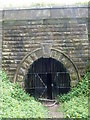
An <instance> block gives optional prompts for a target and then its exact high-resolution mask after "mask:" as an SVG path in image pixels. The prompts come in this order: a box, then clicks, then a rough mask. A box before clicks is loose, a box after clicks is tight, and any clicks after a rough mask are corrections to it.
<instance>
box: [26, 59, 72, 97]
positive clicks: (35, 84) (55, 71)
mask: <svg viewBox="0 0 90 120" xmlns="http://www.w3.org/2000/svg"><path fill="white" fill-rule="evenodd" d="M24 82H25V90H26V91H27V92H28V93H29V94H30V95H32V96H34V97H35V98H40V97H41V98H48V99H55V97H57V95H60V94H63V93H67V92H69V90H70V76H69V73H68V71H67V69H66V68H65V67H64V65H63V64H62V63H60V62H59V61H57V60H55V59H53V58H39V59H38V60H36V61H34V63H33V64H32V65H31V67H30V68H29V69H28V72H27V74H26V76H25V80H24Z"/></svg>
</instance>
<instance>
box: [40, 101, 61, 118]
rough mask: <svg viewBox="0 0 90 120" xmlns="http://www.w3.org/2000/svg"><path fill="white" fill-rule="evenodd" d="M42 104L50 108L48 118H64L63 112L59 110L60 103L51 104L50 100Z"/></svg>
mask: <svg viewBox="0 0 90 120" xmlns="http://www.w3.org/2000/svg"><path fill="white" fill-rule="evenodd" d="M42 104H43V106H47V108H48V118H63V113H62V112H60V111H59V109H60V104H54V105H51V103H50V102H47V103H45V102H44V103H42Z"/></svg>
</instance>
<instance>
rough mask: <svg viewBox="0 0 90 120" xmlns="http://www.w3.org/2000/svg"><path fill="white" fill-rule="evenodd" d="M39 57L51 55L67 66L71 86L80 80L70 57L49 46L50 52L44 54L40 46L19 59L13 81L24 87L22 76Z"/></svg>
mask: <svg viewBox="0 0 90 120" xmlns="http://www.w3.org/2000/svg"><path fill="white" fill-rule="evenodd" d="M40 57H46V58H48V57H51V58H54V59H56V60H58V61H60V62H61V63H62V64H64V66H65V67H66V68H67V70H68V71H69V74H70V79H71V86H72V87H73V86H75V85H77V83H78V81H79V80H80V75H79V72H78V69H77V67H76V65H75V64H74V62H73V61H72V59H71V58H70V57H69V56H68V55H67V54H65V53H64V52H63V51H61V50H58V49H55V48H51V49H50V54H45V55H44V53H43V50H42V48H38V49H36V50H34V51H33V52H30V53H27V54H26V55H25V56H24V57H23V59H22V60H21V62H20V64H19V65H18V67H17V69H16V73H15V76H14V83H15V82H18V84H19V85H20V86H21V87H24V76H25V74H26V72H27V70H28V68H29V67H30V65H32V63H33V62H34V61H35V60H37V59H38V58H40Z"/></svg>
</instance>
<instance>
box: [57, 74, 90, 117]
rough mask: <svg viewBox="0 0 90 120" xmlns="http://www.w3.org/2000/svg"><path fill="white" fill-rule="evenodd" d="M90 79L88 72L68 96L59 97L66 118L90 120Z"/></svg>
mask: <svg viewBox="0 0 90 120" xmlns="http://www.w3.org/2000/svg"><path fill="white" fill-rule="evenodd" d="M88 78H90V73H89V72H87V73H86V74H85V76H84V78H83V80H82V81H80V82H79V84H78V85H77V86H76V87H74V88H73V89H72V90H71V91H70V92H69V93H68V94H67V95H63V96H59V98H58V99H59V101H60V102H61V103H62V104H61V108H60V109H62V111H63V112H64V116H65V117H66V118H88V95H89V92H90V91H89V88H88Z"/></svg>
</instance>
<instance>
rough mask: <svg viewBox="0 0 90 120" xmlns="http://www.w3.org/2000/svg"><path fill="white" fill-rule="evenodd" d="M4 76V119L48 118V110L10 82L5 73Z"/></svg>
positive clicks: (2, 74) (2, 113)
mask: <svg viewBox="0 0 90 120" xmlns="http://www.w3.org/2000/svg"><path fill="white" fill-rule="evenodd" d="M0 76H2V93H3V94H2V98H1V100H2V112H1V116H2V118H44V117H46V116H47V110H46V109H45V108H44V107H43V106H42V105H41V103H39V102H36V101H35V100H34V98H32V97H30V96H29V95H28V94H26V93H25V92H24V90H23V89H21V88H19V86H18V85H17V84H13V83H11V82H10V81H9V80H8V77H7V75H6V74H5V73H3V72H2V73H1V74H0Z"/></svg>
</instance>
